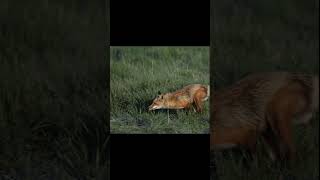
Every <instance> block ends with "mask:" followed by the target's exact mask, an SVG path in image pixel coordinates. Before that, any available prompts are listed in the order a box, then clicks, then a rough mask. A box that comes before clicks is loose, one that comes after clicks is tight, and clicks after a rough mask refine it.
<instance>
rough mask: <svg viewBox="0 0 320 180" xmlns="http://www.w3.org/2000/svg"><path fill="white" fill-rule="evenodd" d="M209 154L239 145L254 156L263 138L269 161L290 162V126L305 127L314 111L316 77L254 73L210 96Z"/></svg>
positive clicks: (292, 156)
mask: <svg viewBox="0 0 320 180" xmlns="http://www.w3.org/2000/svg"><path fill="white" fill-rule="evenodd" d="M210 100H211V108H212V110H211V114H210V115H211V138H210V147H211V149H213V150H219V149H226V148H233V147H236V146H243V147H246V148H248V149H249V150H250V151H252V152H254V151H255V145H256V141H257V138H258V137H263V139H264V140H265V142H266V143H267V145H269V147H270V148H271V149H270V150H271V151H269V153H270V155H271V158H272V159H273V160H276V159H279V158H280V159H283V158H285V159H289V160H290V159H292V158H294V154H295V148H294V145H293V139H292V125H293V124H307V123H308V122H309V121H310V119H311V118H312V114H313V113H314V112H316V111H317V110H318V108H319V79H318V76H313V75H305V74H298V73H288V72H269V73H258V74H254V75H250V76H247V77H246V78H244V79H242V80H240V81H238V82H237V83H235V84H234V85H232V86H230V87H228V88H225V89H221V90H218V91H215V92H214V94H213V95H212V96H211V99H210Z"/></svg>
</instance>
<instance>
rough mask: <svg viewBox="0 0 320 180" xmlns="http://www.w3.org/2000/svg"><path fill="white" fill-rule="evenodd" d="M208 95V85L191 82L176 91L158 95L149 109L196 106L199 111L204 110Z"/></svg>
mask: <svg viewBox="0 0 320 180" xmlns="http://www.w3.org/2000/svg"><path fill="white" fill-rule="evenodd" d="M208 96H209V87H208V86H206V85H201V84H191V85H188V86H186V87H184V88H182V89H180V90H177V91H175V92H171V93H165V94H160V95H158V97H157V98H155V99H154V100H153V102H152V104H151V105H150V106H149V111H151V110H155V109H185V108H191V107H195V109H196V111H197V112H202V111H203V101H205V100H206V99H207V98H208Z"/></svg>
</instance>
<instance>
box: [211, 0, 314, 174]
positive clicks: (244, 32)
mask: <svg viewBox="0 0 320 180" xmlns="http://www.w3.org/2000/svg"><path fill="white" fill-rule="evenodd" d="M212 5H213V7H212V9H213V16H212V17H213V18H214V19H213V22H214V23H213V26H212V33H213V36H212V37H213V39H212V44H213V46H212V48H211V50H210V53H212V55H213V61H214V66H213V67H212V75H213V78H214V81H215V85H216V88H217V89H219V88H222V87H225V86H228V85H230V84H232V83H234V82H236V81H237V80H239V79H241V78H242V77H244V76H246V75H247V74H251V73H255V72H261V71H292V72H305V73H310V74H319V33H318V32H319V1H312V2H311V1H310V2H302V1H288V0H282V1H276V0H271V1H265V0H259V1H245V2H243V3H237V2H236V1H233V0H226V1H214V3H213V4H212ZM294 134H295V144H296V146H297V156H298V157H297V161H296V166H295V167H294V168H293V170H292V172H288V173H292V174H294V175H295V176H296V177H297V178H296V179H297V180H307V179H318V178H319V115H317V116H316V117H314V119H313V121H312V124H311V126H310V127H307V128H305V127H301V126H297V127H295V131H294ZM259 143H260V144H259V146H258V148H259V149H260V150H259V151H258V156H257V158H256V159H255V160H254V162H253V163H252V167H251V169H250V170H247V169H245V167H244V165H243V164H242V163H240V162H239V161H238V160H236V159H238V158H239V157H241V155H240V156H239V155H236V154H234V153H227V155H225V156H224V155H222V154H220V153H217V154H216V160H215V163H216V167H217V173H218V175H219V176H220V178H219V179H221V180H225V179H228V180H229V179H230V180H231V179H232V180H233V179H235V180H239V179H248V180H251V179H252V180H253V179H259V180H260V179H261V180H264V179H265V180H267V179H275V178H276V175H277V172H278V171H279V169H277V168H275V167H272V164H271V163H270V162H269V160H268V158H267V155H266V154H265V152H264V146H263V144H262V142H259Z"/></svg>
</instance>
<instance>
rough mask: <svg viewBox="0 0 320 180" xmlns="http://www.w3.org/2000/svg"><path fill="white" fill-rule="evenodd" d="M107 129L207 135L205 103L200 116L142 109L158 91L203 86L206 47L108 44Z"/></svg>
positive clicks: (206, 74)
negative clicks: (109, 48) (109, 58)
mask: <svg viewBox="0 0 320 180" xmlns="http://www.w3.org/2000/svg"><path fill="white" fill-rule="evenodd" d="M110 68H111V78H110V83H111V84H110V87H111V101H110V106H111V119H110V120H111V122H110V124H111V132H112V133H207V132H208V129H209V122H208V120H209V110H208V104H209V103H208V102H207V103H206V104H205V111H204V113H203V114H196V113H194V112H186V111H183V110H179V111H174V110H172V111H167V110H159V111H155V112H148V111H147V108H148V106H149V105H150V104H151V102H152V100H153V99H154V98H155V97H156V96H157V93H158V91H161V92H163V93H164V92H171V91H175V90H177V89H180V88H182V87H184V86H186V85H189V84H194V83H200V84H209V48H208V47H112V48H111V66H110Z"/></svg>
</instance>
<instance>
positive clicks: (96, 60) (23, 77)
mask: <svg viewBox="0 0 320 180" xmlns="http://www.w3.org/2000/svg"><path fill="white" fill-rule="evenodd" d="M107 26H108V24H107V22H106V4H105V2H104V1H100V2H97V1H90V2H89V1H76V0H71V1H61V0H60V1H40V0H39V1H37V0H32V1H28V2H22V1H18V2H17V1H11V0H3V1H1V2H0V179H30V180H31V179H32V180H36V179H108V176H109V168H108V167H109V135H108V133H109V125H108V122H109V121H108V118H109V115H108V110H109V108H108V96H107V95H108V91H109V89H108V87H109V82H108V72H109V66H108V64H107V63H108V61H107V59H108V54H107V53H106V52H108V48H107V37H106V36H107V33H106V32H107Z"/></svg>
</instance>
